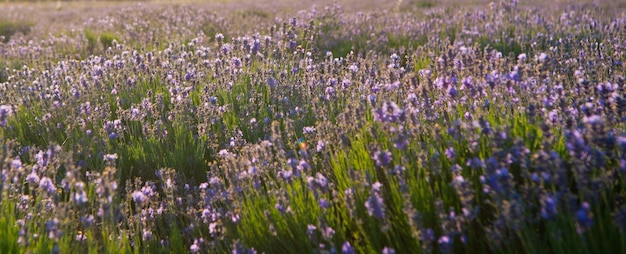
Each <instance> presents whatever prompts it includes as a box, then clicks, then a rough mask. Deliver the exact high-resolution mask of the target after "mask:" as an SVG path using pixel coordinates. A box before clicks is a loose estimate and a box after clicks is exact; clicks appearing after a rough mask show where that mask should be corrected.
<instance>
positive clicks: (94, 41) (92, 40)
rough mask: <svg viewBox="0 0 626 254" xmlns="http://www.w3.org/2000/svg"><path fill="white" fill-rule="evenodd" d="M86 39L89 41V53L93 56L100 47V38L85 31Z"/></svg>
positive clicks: (87, 46) (87, 47) (89, 31)
mask: <svg viewBox="0 0 626 254" xmlns="http://www.w3.org/2000/svg"><path fill="white" fill-rule="evenodd" d="M84 35H85V39H87V45H86V49H87V53H89V54H93V53H94V52H95V50H96V47H97V46H98V37H97V35H96V34H95V33H94V32H92V31H91V30H88V29H85V31H84Z"/></svg>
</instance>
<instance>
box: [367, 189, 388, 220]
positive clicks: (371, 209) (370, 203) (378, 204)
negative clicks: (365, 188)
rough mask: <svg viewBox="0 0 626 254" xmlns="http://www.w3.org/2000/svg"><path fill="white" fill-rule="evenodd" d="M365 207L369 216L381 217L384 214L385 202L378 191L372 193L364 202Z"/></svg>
mask: <svg viewBox="0 0 626 254" xmlns="http://www.w3.org/2000/svg"><path fill="white" fill-rule="evenodd" d="M365 208H367V213H368V214H369V215H370V216H374V217H376V218H379V219H382V218H383V217H384V216H385V204H384V202H383V198H382V197H381V196H380V195H378V193H374V194H372V195H371V196H370V197H369V198H368V199H367V201H366V202H365Z"/></svg>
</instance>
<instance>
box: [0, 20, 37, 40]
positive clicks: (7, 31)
mask: <svg viewBox="0 0 626 254" xmlns="http://www.w3.org/2000/svg"><path fill="white" fill-rule="evenodd" d="M32 26H33V25H32V24H31V23H28V22H26V21H9V20H2V21H0V37H4V39H2V42H4V43H6V42H9V40H11V36H13V35H14V34H16V33H22V34H28V33H30V28H31V27H32Z"/></svg>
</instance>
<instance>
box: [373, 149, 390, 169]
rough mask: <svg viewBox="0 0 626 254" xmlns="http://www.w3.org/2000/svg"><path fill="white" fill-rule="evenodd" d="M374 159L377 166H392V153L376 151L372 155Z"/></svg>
mask: <svg viewBox="0 0 626 254" xmlns="http://www.w3.org/2000/svg"><path fill="white" fill-rule="evenodd" d="M372 159H374V161H375V162H376V166H379V167H383V166H387V165H389V164H391V161H392V158H391V152H389V151H386V150H385V151H379V150H378V151H376V152H374V154H373V155H372Z"/></svg>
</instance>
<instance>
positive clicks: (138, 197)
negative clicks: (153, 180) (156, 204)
mask: <svg viewBox="0 0 626 254" xmlns="http://www.w3.org/2000/svg"><path fill="white" fill-rule="evenodd" d="M132 197H133V201H135V203H137V204H138V205H143V204H144V203H146V202H147V201H148V197H147V196H146V195H145V194H143V192H141V191H134V192H133V193H132Z"/></svg>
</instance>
